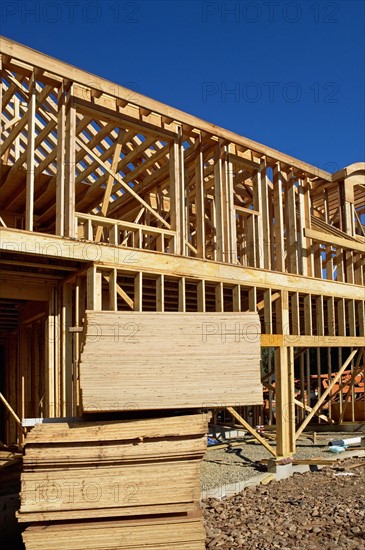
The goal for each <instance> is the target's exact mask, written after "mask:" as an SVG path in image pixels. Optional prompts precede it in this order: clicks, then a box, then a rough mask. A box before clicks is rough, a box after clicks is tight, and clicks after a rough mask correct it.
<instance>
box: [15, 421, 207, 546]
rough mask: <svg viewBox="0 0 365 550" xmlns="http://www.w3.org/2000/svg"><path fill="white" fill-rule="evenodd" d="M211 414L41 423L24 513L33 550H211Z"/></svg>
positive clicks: (30, 441)
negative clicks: (205, 482) (203, 494)
mask: <svg viewBox="0 0 365 550" xmlns="http://www.w3.org/2000/svg"><path fill="white" fill-rule="evenodd" d="M207 421H208V418H207V416H206V415H198V414H196V415H191V414H188V415H180V416H170V417H163V418H150V419H144V420H132V421H126V420H124V421H104V422H97V421H94V422H71V423H56V422H55V423H45V424H38V425H36V426H35V427H34V429H33V430H32V431H31V432H30V433H29V435H28V436H27V438H26V446H25V456H24V471H23V474H22V488H21V507H20V512H19V514H18V517H19V521H21V522H27V523H30V526H29V527H28V528H27V529H26V530H25V532H24V534H23V538H24V542H25V544H26V548H27V549H37V550H41V549H43V548H44V549H47V550H52V549H57V550H58V549H59V548H67V549H68V550H72V549H75V550H76V549H83V548H85V549H86V548H90V547H92V548H95V549H101V548H108V549H117V548H118V549H120V548H131V549H132V548H135V549H137V548H138V549H141V548H145V547H146V548H155V549H159V548H166V549H167V548H174V549H175V548H176V549H181V550H183V549H191V550H198V549H203V548H204V538H205V534H204V529H203V527H202V523H201V517H200V510H199V499H200V464H201V460H202V457H203V454H204V452H205V450H206V437H205V434H206V432H207ZM90 541H92V542H90ZM90 545H91V546H90Z"/></svg>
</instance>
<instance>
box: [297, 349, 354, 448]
mask: <svg viewBox="0 0 365 550" xmlns="http://www.w3.org/2000/svg"><path fill="white" fill-rule="evenodd" d="M356 353H357V350H354V351H353V352H352V353H351V354H350V356H349V357H348V358H347V359H346V361H345V362H344V364H343V365H342V367H341V368H340V370H339V371H338V372H337V373H336V375H335V376H334V377H333V378H332V381H331V383H330V384H329V386H328V388H327V389H326V391H325V392H323V394H322V396H321V397H320V399H318V401H317V403H316V404H315V406H314V407H313V408H312V411H311V412H310V413H309V415H308V416H307V417H306V418H305V420H304V421H303V422H302V424H301V425H300V427H299V428H298V429H297V431H296V432H295V438H296V439H298V437H299V436H300V434H301V433H302V432H303V430H304V429H305V428H306V427H307V426H308V424H309V422H310V421H311V420H312V418H313V416H314V415H315V414H316V413H317V411H319V409H320V408H321V407H322V406H323V404H324V402H325V400H326V398H327V396H328V395H329V394H330V393H331V391H332V388H333V387H334V386H335V384H337V382H338V380H339V379H340V378H341V376H342V374H343V372H344V371H345V370H346V368H347V366H348V365H349V364H350V363H351V361H352V359H353V358H354V357H355V355H356Z"/></svg>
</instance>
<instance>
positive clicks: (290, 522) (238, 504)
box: [203, 458, 365, 550]
mask: <svg viewBox="0 0 365 550" xmlns="http://www.w3.org/2000/svg"><path fill="white" fill-rule="evenodd" d="M355 464H356V467H352V466H354V465H355ZM360 464H362V465H361V466H360ZM203 511H204V517H205V527H206V532H207V544H206V548H207V549H209V550H211V549H218V548H219V549H221V550H231V549H234V548H239V549H242V550H254V549H255V550H273V549H280V550H294V549H301V550H365V460H364V458H359V459H349V460H348V461H345V462H341V463H338V464H336V465H333V466H332V467H326V468H323V469H321V470H319V471H314V472H308V473H304V474H294V476H293V477H291V478H289V479H286V480H282V481H272V482H271V483H269V484H268V485H259V486H257V487H248V488H246V489H245V490H244V491H242V492H241V493H240V494H238V495H236V496H234V497H231V498H226V499H223V500H221V501H220V500H215V499H208V500H206V501H204V502H203Z"/></svg>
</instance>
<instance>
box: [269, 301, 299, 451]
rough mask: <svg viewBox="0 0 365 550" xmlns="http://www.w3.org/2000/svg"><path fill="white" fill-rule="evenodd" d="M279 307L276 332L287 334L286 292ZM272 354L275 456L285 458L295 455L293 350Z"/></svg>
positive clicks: (285, 349) (282, 348) (290, 348)
mask: <svg viewBox="0 0 365 550" xmlns="http://www.w3.org/2000/svg"><path fill="white" fill-rule="evenodd" d="M280 305H281V308H280V311H278V310H277V314H278V313H279V319H278V320H277V323H278V331H279V334H289V297H288V291H282V292H281V298H280ZM274 353H275V356H274V357H275V393H276V425H277V428H276V429H277V431H276V445H277V454H278V456H282V457H287V456H291V455H292V454H294V453H295V437H294V433H295V405H294V349H293V348H292V347H289V348H287V347H284V346H282V347H278V348H276V349H275V352H274Z"/></svg>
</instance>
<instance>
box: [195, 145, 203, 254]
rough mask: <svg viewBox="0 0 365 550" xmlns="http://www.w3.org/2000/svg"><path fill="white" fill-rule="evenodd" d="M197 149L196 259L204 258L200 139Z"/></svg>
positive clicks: (201, 152)
mask: <svg viewBox="0 0 365 550" xmlns="http://www.w3.org/2000/svg"><path fill="white" fill-rule="evenodd" d="M197 148H198V149H197V155H196V159H195V185H196V188H195V189H196V190H195V209H196V212H195V219H196V249H197V255H198V257H199V258H205V204H204V162H203V151H202V145H201V139H200V138H199V142H198V144H197Z"/></svg>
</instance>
